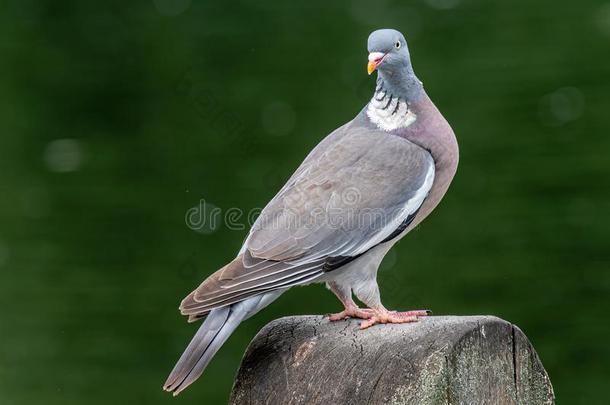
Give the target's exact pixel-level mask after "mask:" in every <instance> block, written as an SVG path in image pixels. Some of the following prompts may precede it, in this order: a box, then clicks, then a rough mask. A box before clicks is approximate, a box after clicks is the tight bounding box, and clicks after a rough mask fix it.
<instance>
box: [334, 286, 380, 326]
mask: <svg viewBox="0 0 610 405" xmlns="http://www.w3.org/2000/svg"><path fill="white" fill-rule="evenodd" d="M326 285H327V286H328V288H329V289H330V290H331V291H332V292H333V293H335V295H336V296H337V298H339V301H341V303H342V304H343V306H344V307H345V309H344V310H343V311H341V312H338V313H336V314H330V315H329V316H328V319H329V320H330V321H340V320H342V319H346V318H360V319H369V318H370V317H371V316H373V311H372V310H370V309H368V308H364V309H363V308H358V305H356V303H355V302H354V300H353V299H352V290H351V288H349V287H345V286H341V285H339V284H337V283H334V282H328V283H326Z"/></svg>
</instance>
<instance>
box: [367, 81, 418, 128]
mask: <svg viewBox="0 0 610 405" xmlns="http://www.w3.org/2000/svg"><path fill="white" fill-rule="evenodd" d="M366 115H368V117H369V119H370V120H371V122H373V123H374V124H375V125H377V127H379V128H380V129H382V130H384V131H392V130H394V129H398V128H406V127H408V126H409V125H411V124H413V123H414V122H415V120H416V119H417V115H415V113H413V112H412V111H411V110H409V103H407V101H406V100H404V99H401V98H399V97H397V96H395V95H393V94H390V93H389V92H388V91H387V90H385V89H384V88H383V82H380V83H379V84H378V85H377V88H376V89H375V94H373V98H372V99H371V101H370V102H369V106H368V108H367V110H366Z"/></svg>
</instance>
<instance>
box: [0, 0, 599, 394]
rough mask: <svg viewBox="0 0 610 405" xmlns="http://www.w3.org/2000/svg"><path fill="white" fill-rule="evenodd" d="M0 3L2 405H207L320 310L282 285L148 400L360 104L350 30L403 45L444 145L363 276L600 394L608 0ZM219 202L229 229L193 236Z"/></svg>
mask: <svg viewBox="0 0 610 405" xmlns="http://www.w3.org/2000/svg"><path fill="white" fill-rule="evenodd" d="M0 9H1V10H2V11H1V12H0V55H1V56H0V94H1V95H2V96H1V97H0V194H1V196H2V197H1V198H0V308H1V309H0V402H1V403H2V404H36V403H45V404H84V403H91V404H108V403H112V402H114V403H142V404H152V403H167V404H171V403H183V404H188V403H193V404H195V403H206V404H222V403H226V401H227V399H228V396H229V393H230V389H231V384H232V380H233V377H234V375H235V373H236V371H237V368H238V366H239V362H240V359H241V356H242V354H243V352H244V351H245V349H246V346H247V344H248V342H249V341H250V340H251V339H252V337H253V336H254V335H255V334H256V332H257V331H258V330H259V329H260V328H261V327H262V326H263V325H264V324H266V323H267V322H269V321H271V320H272V319H275V318H278V317H280V316H285V315H294V314H323V313H328V312H331V311H338V310H340V305H339V303H338V301H337V300H336V299H335V297H333V296H332V294H330V293H329V292H327V291H326V290H325V289H324V287H322V286H310V287H307V288H299V289H294V290H292V291H290V292H288V293H286V294H284V295H283V296H282V297H281V298H280V299H279V300H277V301H276V302H275V303H274V304H272V305H271V306H270V307H269V308H268V309H266V310H265V311H264V312H262V313H260V314H259V315H257V316H256V317H254V318H253V319H250V320H248V321H247V322H245V323H244V324H243V325H242V327H240V328H239V329H238V331H237V332H236V333H235V334H234V335H233V336H232V338H231V339H230V340H229V341H228V343H227V344H226V345H225V346H224V347H223V349H222V350H221V351H220V352H219V354H218V355H217V356H216V358H215V359H214V361H213V362H212V363H211V365H210V366H209V368H208V369H207V371H206V373H205V374H204V376H203V377H202V378H201V379H200V380H199V381H198V382H197V383H196V384H194V385H193V386H192V387H191V388H189V389H188V390H187V391H186V392H185V393H183V394H182V395H181V396H180V397H179V398H178V399H177V400H174V399H172V398H171V396H170V395H168V394H166V393H164V392H162V390H161V385H162V383H163V382H164V381H165V378H166V376H167V374H168V373H169V371H170V370H171V368H172V367H173V365H174V362H175V361H176V360H177V358H178V356H179V355H180V353H181V352H182V350H183V349H184V347H185V346H186V344H187V343H188V341H189V340H190V338H191V336H192V335H193V334H194V332H195V330H196V328H197V326H196V325H189V324H187V323H186V322H185V319H184V318H183V317H181V316H180V315H179V313H178V311H177V307H178V304H179V302H180V300H181V299H182V298H183V297H184V296H185V295H186V294H187V293H188V292H190V291H191V290H192V289H193V288H194V287H195V286H197V285H198V284H199V283H200V282H201V280H203V279H204V278H205V277H206V276H207V275H209V274H211V273H212V272H213V271H215V270H217V269H218V268H219V267H221V266H222V265H223V264H224V263H225V262H227V261H228V260H230V259H231V258H233V257H234V255H235V254H236V252H237V250H238V249H239V248H240V245H241V243H242V241H243V239H244V237H245V235H246V232H247V223H248V218H247V217H246V216H247V214H248V213H250V212H251V211H250V210H252V209H254V208H257V207H258V208H260V207H263V206H264V205H265V203H266V202H267V201H268V200H269V199H270V198H271V197H272V196H273V195H274V194H275V193H276V192H277V191H278V189H279V188H280V187H281V185H282V184H283V183H284V182H285V180H286V179H287V178H288V177H289V175H290V174H291V173H292V171H293V170H294V169H295V168H296V167H297V165H298V164H299V163H300V162H301V160H302V159H303V158H304V156H305V155H306V154H307V152H308V151H309V150H310V149H311V148H312V147H313V146H315V145H316V144H317V143H318V142H319V141H320V140H321V139H322V138H323V137H324V136H325V135H326V134H328V133H329V132H330V131H331V130H333V129H334V128H336V127H338V126H340V125H341V124H343V123H344V122H346V121H348V120H350V119H352V117H353V116H354V115H355V114H357V113H358V111H359V110H360V109H361V108H362V107H363V106H364V104H365V103H366V102H367V101H368V99H369V98H370V96H371V94H372V90H373V87H374V78H373V77H368V76H367V75H366V69H365V66H366V58H367V52H366V39H367V36H368V34H369V32H371V31H372V30H373V29H376V28H381V27H393V28H397V29H399V30H401V31H402V32H403V33H404V34H405V36H406V37H407V40H408V41H409V46H410V50H411V55H412V59H413V65H414V67H415V71H416V73H417V75H418V76H419V78H420V79H421V80H422V81H423V82H424V84H425V86H426V89H427V91H428V93H429V95H430V97H431V98H432V99H433V100H434V102H435V103H436V105H437V106H438V107H439V109H440V110H441V111H442V112H443V114H444V115H445V117H446V118H447V120H448V121H449V122H450V123H451V125H452V126H453V128H454V130H455V132H456V134H457V137H458V139H459V142H460V150H461V162H460V167H459V170H458V175H457V177H456V179H455V181H454V183H453V185H452V187H451V189H450V192H449V193H448V194H447V196H446V198H445V199H444V201H443V203H442V204H441V205H440V207H439V208H438V209H437V210H436V212H435V213H434V214H433V215H432V216H431V217H430V218H429V219H427V220H426V221H425V223H424V224H423V226H421V227H419V228H418V229H417V230H416V231H415V232H413V233H411V234H410V235H409V236H408V237H407V238H405V239H403V241H402V242H401V243H400V244H399V245H397V247H396V248H395V249H394V250H393V251H392V252H391V254H389V255H388V257H387V258H386V260H385V261H384V263H383V265H382V270H381V272H380V274H379V278H380V285H381V289H382V297H383V298H384V301H385V304H386V305H387V306H388V307H392V308H402V309H408V308H416V307H426V308H431V309H433V310H434V312H435V313H436V314H460V315H467V314H493V315H497V316H500V317H502V318H504V319H507V320H509V321H511V322H513V323H515V324H517V325H518V326H519V327H520V328H522V329H523V330H524V331H525V333H526V334H527V336H528V337H529V338H530V339H531V341H532V342H533V344H534V346H535V348H536V349H537V351H538V353H539V355H540V357H541V359H542V362H543V363H544V365H545V367H546V369H547V371H548V372H549V375H550V377H551V381H552V382H553V385H554V388H555V393H556V395H557V398H558V400H559V402H560V403H570V404H594V403H603V402H604V400H605V399H606V397H607V395H606V390H607V384H608V380H609V378H610V370H609V369H610V364H609V363H610V346H609V345H608V340H609V338H610V327H609V326H608V322H607V321H608V311H609V310H610V295H609V294H610V274H609V272H608V270H609V268H610V249H609V246H608V243H609V239H610V216H609V215H608V211H609V210H610V184H609V176H610V159H609V157H608V154H609V150H610V148H609V147H610V138H609V136H608V135H609V134H608V130H609V129H610V113H609V110H610V99H609V93H610V52H609V51H610V49H609V45H610V2H608V1H593V0H583V1H579V2H573V1H567V0H565V1H564V0H553V1H551V0H543V1H537V2H535V4H534V3H533V2H531V1H529V0H513V1H500V2H489V1H483V0H425V1H400V2H399V1H392V0H383V1H364V0H357V1H333V2H329V1H317V0H315V1H308V2H301V3H299V4H296V2H291V3H288V2H279V1H277V2H270V1H254V0H250V1H241V0H237V1H233V2H230V3H227V2H221V1H205V2H194V1H193V2H191V0H152V1H150V0H149V1H135V2H123V1H107V2H103V3H99V4H96V3H95V2H82V1H81V2H77V1H62V2H58V1H50V0H49V1H41V0H40V1H35V0H20V1H7V2H3V4H2V5H1V6H0ZM232 208H236V209H239V210H242V212H243V213H244V214H243V215H242V216H241V217H239V215H238V217H237V218H233V223H234V224H236V225H235V226H231V227H227V226H225V225H224V224H223V223H220V224H210V223H209V222H207V223H205V224H204V223H201V226H193V223H192V222H189V218H191V216H190V214H193V213H200V214H205V213H207V212H210V210H215V209H219V210H220V211H221V212H222V215H225V214H226V213H227V212H234V211H233V210H231V209H232ZM193 209H195V211H193ZM197 210H198V211H197ZM235 212H237V211H235ZM231 215H232V214H231ZM191 219H192V218H191ZM195 222H196V221H195ZM240 224H241V225H242V226H239V225H240Z"/></svg>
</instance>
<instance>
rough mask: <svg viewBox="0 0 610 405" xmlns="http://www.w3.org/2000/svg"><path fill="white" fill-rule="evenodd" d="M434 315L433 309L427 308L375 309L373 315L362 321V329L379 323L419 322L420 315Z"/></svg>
mask: <svg viewBox="0 0 610 405" xmlns="http://www.w3.org/2000/svg"><path fill="white" fill-rule="evenodd" d="M428 315H432V311H430V310H427V309H421V310H415V311H406V312H397V311H388V310H376V311H373V315H372V316H370V317H369V318H368V319H367V320H365V321H363V322H362V323H360V329H366V328H370V327H371V326H373V325H375V324H378V323H410V322H417V320H418V319H419V318H420V317H424V316H428Z"/></svg>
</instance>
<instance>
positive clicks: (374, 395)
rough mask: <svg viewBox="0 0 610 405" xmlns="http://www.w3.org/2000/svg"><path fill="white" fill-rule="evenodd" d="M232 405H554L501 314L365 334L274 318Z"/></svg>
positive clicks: (351, 327)
mask: <svg viewBox="0 0 610 405" xmlns="http://www.w3.org/2000/svg"><path fill="white" fill-rule="evenodd" d="M230 403H231V404H273V405H276V404H280V405H287V404H324V405H332V404H553V403H554V394H553V388H552V386H551V382H550V380H549V377H548V375H547V373H546V371H545V370H544V367H543V366H542V363H541V362H540V359H539V358H538V355H537V354H536V352H535V351H534V348H533V347H532V345H531V344H530V342H529V341H528V339H527V337H526V336H525V335H524V334H523V332H521V330H520V329H519V328H518V327H516V326H515V325H512V324H511V323H509V322H506V321H504V320H502V319H499V318H496V317H493V316H440V317H436V316H434V317H428V318H425V319H422V320H420V321H419V322H417V323H411V324H402V325H391V324H388V325H376V326H373V327H371V328H369V329H366V330H360V329H359V321H357V320H345V321H340V322H329V321H328V319H327V318H324V317H321V316H296V317H287V318H281V319H278V320H275V321H273V322H271V323H269V324H268V325H267V326H265V327H264V328H263V329H262V330H261V331H260V332H259V333H258V335H256V337H255V338H254V340H253V341H252V342H251V343H250V346H249V347H248V350H247V352H246V354H245V355H244V358H243V360H242V363H241V366H240V369H239V371H238V373H237V377H236V379H235V383H234V386H233V392H232V393H231V399H230Z"/></svg>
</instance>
